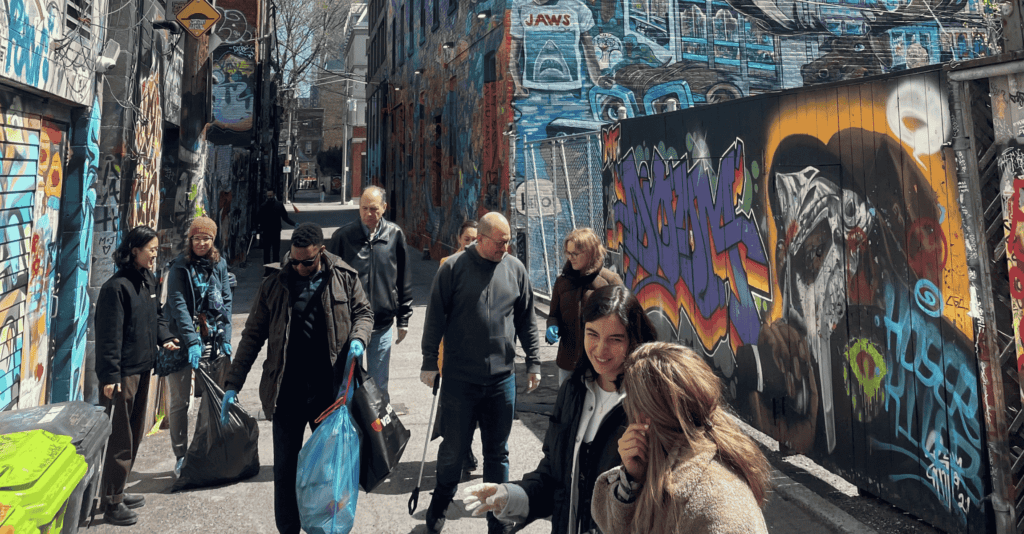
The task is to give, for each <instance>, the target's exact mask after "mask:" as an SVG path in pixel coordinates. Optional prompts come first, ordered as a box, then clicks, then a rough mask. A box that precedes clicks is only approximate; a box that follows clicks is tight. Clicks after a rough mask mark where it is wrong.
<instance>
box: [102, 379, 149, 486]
mask: <svg viewBox="0 0 1024 534" xmlns="http://www.w3.org/2000/svg"><path fill="white" fill-rule="evenodd" d="M100 399H101V402H102V403H103V406H104V407H105V408H106V409H107V414H108V415H109V414H110V411H111V410H113V411H114V416H113V418H112V419H111V425H112V429H111V431H110V440H109V441H108V442H107V456H106V458H105V459H104V461H103V485H102V489H103V495H104V496H105V497H106V499H107V503H108V504H117V503H120V502H121V501H122V500H124V485H125V483H126V482H128V475H129V474H130V473H131V472H132V465H134V464H135V457H136V456H137V455H138V454H139V445H140V444H141V443H142V437H143V436H145V435H146V428H145V424H146V403H147V401H148V400H149V371H146V372H145V373H142V374H141V375H132V376H126V377H122V378H121V391H120V392H117V391H115V392H114V397H113V398H112V399H108V398H107V397H106V395H104V394H103V391H102V389H101V390H100Z"/></svg>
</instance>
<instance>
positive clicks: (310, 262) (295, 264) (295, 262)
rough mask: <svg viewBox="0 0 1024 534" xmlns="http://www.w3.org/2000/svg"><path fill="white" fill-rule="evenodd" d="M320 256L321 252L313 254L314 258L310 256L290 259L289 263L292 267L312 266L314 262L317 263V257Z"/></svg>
mask: <svg viewBox="0 0 1024 534" xmlns="http://www.w3.org/2000/svg"><path fill="white" fill-rule="evenodd" d="M319 257H320V254H319V253H317V255H316V256H313V257H312V258H309V259H308V260H296V259H289V260H288V265H291V266H292V267H298V266H299V265H301V266H303V267H312V266H313V264H314V263H316V260H317V258H319Z"/></svg>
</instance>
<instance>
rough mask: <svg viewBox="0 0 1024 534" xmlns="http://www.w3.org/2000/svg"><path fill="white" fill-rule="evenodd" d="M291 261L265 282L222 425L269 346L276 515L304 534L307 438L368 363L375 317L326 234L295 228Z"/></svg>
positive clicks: (266, 401) (267, 394)
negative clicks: (354, 365) (300, 481)
mask: <svg viewBox="0 0 1024 534" xmlns="http://www.w3.org/2000/svg"><path fill="white" fill-rule="evenodd" d="M286 259H287V262H286V263H285V266H284V267H283V268H282V269H281V271H280V272H278V273H275V274H271V275H269V276H267V277H266V278H264V279H263V283H262V284H260V289H259V292H258V293H257V295H256V299H255V300H254V301H253V305H252V310H251V311H250V312H249V318H248V319H247V320H246V322H245V330H244V331H242V340H241V341H240V342H239V344H238V350H237V351H236V353H235V360H234V362H232V364H231V372H230V373H229V375H228V379H227V386H226V389H227V391H226V392H225V394H224V403H223V405H222V406H221V419H222V420H224V419H226V417H225V416H226V412H227V406H228V404H231V403H234V402H235V398H236V396H237V392H238V391H239V390H241V389H242V386H243V385H245V378H246V375H248V374H249V369H251V368H252V365H253V363H254V362H255V361H256V355H257V354H258V353H259V352H260V349H261V348H262V347H263V343H264V342H265V341H267V340H269V345H268V347H267V361H266V363H264V364H263V378H262V379H261V380H260V401H261V402H262V404H263V412H264V413H265V414H266V415H267V419H270V420H271V421H273V433H274V513H275V516H276V520H277V528H278V530H279V531H281V532H286V533H298V532H299V528H300V524H299V508H298V503H297V501H296V497H295V475H296V470H297V469H298V460H299V449H301V448H302V436H303V433H304V432H305V430H306V425H307V424H308V425H309V426H310V428H312V429H313V430H315V429H316V427H317V424H316V418H317V416H319V415H320V414H321V413H322V412H323V411H324V410H325V409H326V408H327V407H328V406H330V405H331V403H333V402H334V399H335V398H336V397H337V395H338V393H339V391H338V390H339V388H340V387H341V384H342V383H343V382H344V379H345V376H344V374H345V370H346V368H347V363H348V359H349V358H358V357H359V356H361V355H362V353H363V350H364V348H365V347H366V343H367V341H368V340H369V339H370V330H371V328H372V326H373V312H371V311H370V303H369V302H368V301H367V300H366V295H365V294H364V293H363V288H362V285H361V284H360V283H359V279H358V277H357V274H356V271H355V269H353V268H352V267H350V266H349V265H348V264H346V263H345V262H344V261H342V260H341V258H339V257H337V256H335V255H333V254H331V253H329V252H327V251H326V250H325V247H324V245H323V229H321V228H320V226H318V225H316V224H313V223H302V224H300V225H299V226H298V227H297V228H295V232H294V233H293V234H292V247H291V252H290V253H289V255H288V256H287V257H286ZM286 342H287V344H286ZM346 355H347V356H346Z"/></svg>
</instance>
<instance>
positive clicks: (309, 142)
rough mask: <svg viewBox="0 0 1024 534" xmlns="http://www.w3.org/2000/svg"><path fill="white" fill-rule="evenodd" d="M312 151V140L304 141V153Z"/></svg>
mask: <svg viewBox="0 0 1024 534" xmlns="http://www.w3.org/2000/svg"><path fill="white" fill-rule="evenodd" d="M312 153H313V142H312V141H306V154H312Z"/></svg>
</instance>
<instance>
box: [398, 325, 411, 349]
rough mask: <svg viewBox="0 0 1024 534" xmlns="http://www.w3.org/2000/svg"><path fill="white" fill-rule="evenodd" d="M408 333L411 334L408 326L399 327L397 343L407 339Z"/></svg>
mask: <svg viewBox="0 0 1024 534" xmlns="http://www.w3.org/2000/svg"><path fill="white" fill-rule="evenodd" d="M407 335H409V329H408V328H401V327H399V329H398V340H397V341H395V345H397V344H399V343H401V342H402V341H403V340H405V336H407Z"/></svg>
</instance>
